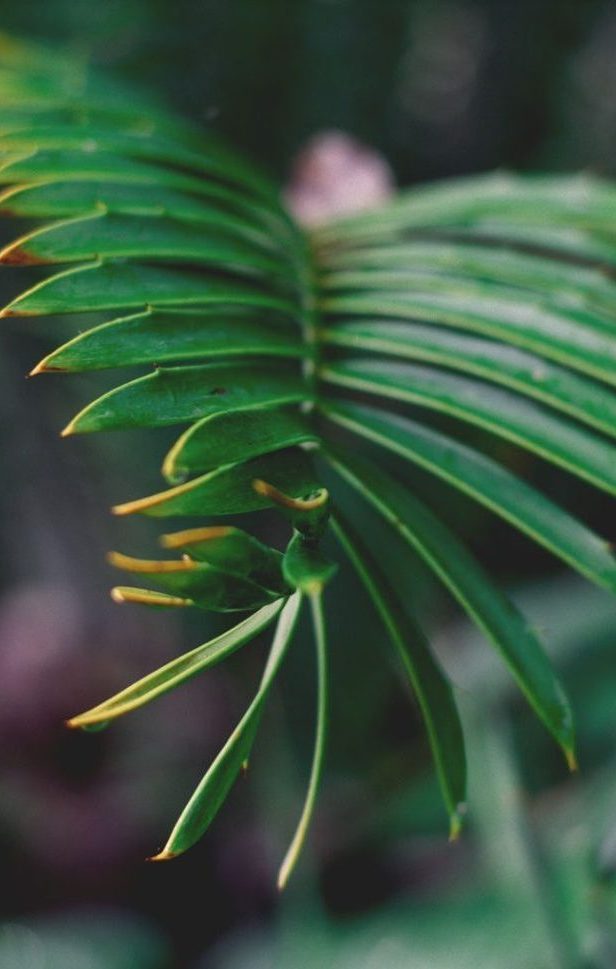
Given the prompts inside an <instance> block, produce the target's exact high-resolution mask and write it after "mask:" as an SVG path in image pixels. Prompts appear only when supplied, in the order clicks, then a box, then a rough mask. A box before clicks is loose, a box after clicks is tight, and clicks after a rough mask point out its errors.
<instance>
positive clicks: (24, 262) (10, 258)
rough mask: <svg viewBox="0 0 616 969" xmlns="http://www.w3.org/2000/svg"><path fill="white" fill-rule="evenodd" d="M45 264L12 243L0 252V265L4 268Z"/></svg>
mask: <svg viewBox="0 0 616 969" xmlns="http://www.w3.org/2000/svg"><path fill="white" fill-rule="evenodd" d="M46 262H47V260H46V259H41V258H40V257H39V256H35V255H33V253H31V252H28V251H27V250H26V249H23V248H22V247H21V246H20V245H18V244H16V243H12V244H11V245H9V246H6V248H5V249H3V250H2V251H1V252H0V263H1V264H2V265H4V266H41V265H44V264H45V263H46Z"/></svg>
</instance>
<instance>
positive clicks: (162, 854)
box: [145, 848, 178, 861]
mask: <svg viewBox="0 0 616 969" xmlns="http://www.w3.org/2000/svg"><path fill="white" fill-rule="evenodd" d="M177 856H178V852H177V851H169V850H168V849H167V848H163V850H162V851H159V852H158V854H157V855H150V856H149V858H146V859H145V860H146V861H172V860H173V859H174V858H177Z"/></svg>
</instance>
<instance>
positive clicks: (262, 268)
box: [0, 209, 290, 276]
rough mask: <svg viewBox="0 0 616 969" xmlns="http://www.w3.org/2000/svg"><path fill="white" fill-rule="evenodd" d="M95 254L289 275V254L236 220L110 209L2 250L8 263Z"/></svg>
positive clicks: (96, 256) (40, 262)
mask: <svg viewBox="0 0 616 969" xmlns="http://www.w3.org/2000/svg"><path fill="white" fill-rule="evenodd" d="M95 259H138V260H141V261H142V262H143V261H147V260H160V261H164V262H166V263H183V262H189V263H203V264H204V265H206V266H215V267H219V268H221V269H224V268H228V269H230V270H233V271H234V272H240V273H242V274H248V275H262V274H264V273H270V274H279V275H282V276H285V275H287V276H288V275H289V274H290V270H289V267H288V264H287V262H286V259H285V258H284V257H283V256H282V255H280V256H277V255H276V254H275V253H272V251H271V250H270V249H267V248H265V249H263V247H261V246H256V245H253V244H251V242H250V241H249V240H247V239H245V238H237V237H236V234H235V232H234V227H233V223H232V221H231V220H228V224H227V223H226V222H225V223H223V224H222V225H212V224H210V225H193V224H191V223H190V222H178V221H175V220H174V219H168V218H165V217H162V216H161V217H159V218H152V217H151V216H147V217H144V218H139V217H135V216H122V215H109V214H107V213H106V212H105V211H104V209H103V210H102V211H98V212H95V213H94V214H88V215H85V216H81V217H79V218H77V219H70V220H68V221H66V222H59V223H56V224H55V225H51V226H45V227H44V228H42V229H37V230H36V231H35V232H31V233H29V234H28V235H26V236H22V237H21V238H19V239H17V240H16V241H14V242H11V243H10V244H9V245H8V246H5V247H4V249H2V251H1V252H0V263H5V264H8V265H17V266H25V265H33V266H36V265H53V264H54V263H71V262H92V261H94V260H95Z"/></svg>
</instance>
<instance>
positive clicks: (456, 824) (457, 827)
mask: <svg viewBox="0 0 616 969" xmlns="http://www.w3.org/2000/svg"><path fill="white" fill-rule="evenodd" d="M464 809H465V805H460V806H459V807H458V809H457V810H456V811H454V813H453V814H451V815H450V817H449V844H455V843H456V841H458V839H459V838H460V835H461V833H462V813H463V811H464Z"/></svg>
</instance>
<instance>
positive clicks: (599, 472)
mask: <svg viewBox="0 0 616 969" xmlns="http://www.w3.org/2000/svg"><path fill="white" fill-rule="evenodd" d="M320 377H321V379H322V380H324V381H326V382H327V383H331V384H334V385H336V386H342V387H349V388H352V389H353V390H363V391H366V392H367V393H371V394H377V395H379V396H382V397H393V398H394V399H395V400H397V401H404V402H407V403H412V404H418V405H419V406H421V407H427V408H429V409H432V410H437V411H441V412H444V413H446V414H450V415H451V416H453V417H457V418H459V419H460V420H463V421H467V422H469V423H471V424H477V425H478V426H479V427H482V428H484V429H485V430H487V431H490V432H491V433H492V434H496V435H497V436H498V437H503V438H505V439H506V440H509V441H512V442H513V443H514V444H517V445H519V446H520V447H523V448H526V449H527V450H529V451H533V452H535V453H536V454H538V455H539V456H540V457H542V458H544V459H545V460H546V461H551V462H552V463H554V464H557V465H560V466H561V467H563V468H565V469H566V470H567V471H570V472H571V473H572V474H575V475H577V476H578V477H580V478H584V479H586V480H587V481H590V482H591V484H594V485H595V486H596V487H597V488H602V489H603V490H604V491H608V492H610V493H611V494H616V460H615V458H616V449H615V448H614V446H613V444H612V443H611V442H607V441H604V440H603V439H602V438H601V437H599V436H598V435H595V434H592V433H591V432H590V431H588V430H584V429H582V428H579V427H578V426H577V425H576V424H574V423H572V422H571V421H568V420H566V419H564V418H561V417H560V416H558V415H556V414H552V413H550V412H549V411H547V410H544V409H543V408H542V407H540V406H538V405H537V404H534V403H532V402H531V401H529V400H525V399H524V398H521V397H518V396H517V395H516V394H512V393H509V392H508V391H505V390H497V389H496V388H493V387H490V386H489V385H488V384H485V383H483V382H480V381H478V380H471V379H470V378H468V377H458V376H455V375H453V374H448V373H442V372H441V371H439V370H436V369H430V368H428V367H419V366H414V365H412V364H398V363H389V362H384V361H368V360H365V359H362V358H351V359H345V360H341V361H337V362H336V363H330V364H327V365H325V366H324V367H323V369H322V370H321V371H320Z"/></svg>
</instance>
